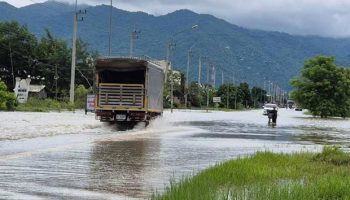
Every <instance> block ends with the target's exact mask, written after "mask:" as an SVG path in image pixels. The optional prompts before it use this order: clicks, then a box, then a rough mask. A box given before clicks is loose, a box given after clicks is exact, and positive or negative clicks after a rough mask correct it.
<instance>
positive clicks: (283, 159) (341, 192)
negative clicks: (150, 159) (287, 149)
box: [151, 147, 350, 200]
mask: <svg viewBox="0 0 350 200" xmlns="http://www.w3.org/2000/svg"><path fill="white" fill-rule="evenodd" d="M349 184H350V154H349V153H345V152H343V151H342V150H341V149H339V148H338V147H324V149H323V151H322V152H321V153H294V154H277V153H271V152H258V153H256V154H255V155H252V156H249V157H245V158H238V159H236V160H231V161H228V162H224V163H221V164H218V165H216V166H214V167H211V168H209V169H206V170H204V171H202V172H200V173H199V174H197V175H196V176H194V177H192V178H183V179H182V180H181V181H180V182H174V181H172V182H171V183H170V185H169V186H168V187H167V188H166V189H165V192H164V194H162V195H161V194H155V195H153V196H152V198H151V199H154V200H167V199H169V200H170V199H171V200H177V199H178V200H197V199H198V200H206V199H207V200H209V199H210V200H211V199H223V200H226V199H227V200H228V199H252V200H254V199H257V200H258V199H269V200H273V199H276V200H279V199H285V200H288V199H290V200H295V199H308V200H313V199H315V200H316V199H350V190H349V189H348V186H349Z"/></svg>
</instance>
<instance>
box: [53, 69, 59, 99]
mask: <svg viewBox="0 0 350 200" xmlns="http://www.w3.org/2000/svg"><path fill="white" fill-rule="evenodd" d="M53 79H55V88H56V89H55V99H56V100H57V94H58V89H57V82H58V79H59V77H58V74H57V64H56V65H55V76H54V77H53Z"/></svg>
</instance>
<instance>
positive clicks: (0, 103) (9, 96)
mask: <svg viewBox="0 0 350 200" xmlns="http://www.w3.org/2000/svg"><path fill="white" fill-rule="evenodd" d="M15 106H16V96H15V94H14V93H10V92H8V91H7V86H6V84H5V83H4V82H2V81H0V110H5V109H6V110H14V108H15Z"/></svg>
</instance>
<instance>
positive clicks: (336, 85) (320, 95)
mask: <svg viewBox="0 0 350 200" xmlns="http://www.w3.org/2000/svg"><path fill="white" fill-rule="evenodd" d="M349 78H350V70H349V69H347V68H343V67H339V66H337V65H336V64H335V63H334V57H328V56H317V57H315V58H312V59H309V60H307V61H305V64H304V68H303V69H302V71H301V75H300V77H298V78H297V79H292V80H290V84H291V85H292V86H293V87H294V88H295V90H294V91H292V93H291V96H292V98H293V99H294V100H295V101H296V102H297V103H298V104H299V105H300V106H301V107H303V108H306V109H308V110H309V111H310V112H311V113H312V114H313V115H315V116H321V117H330V116H337V117H347V116H350V104H349V102H350V101H349V100H350V81H349V80H350V79H349Z"/></svg>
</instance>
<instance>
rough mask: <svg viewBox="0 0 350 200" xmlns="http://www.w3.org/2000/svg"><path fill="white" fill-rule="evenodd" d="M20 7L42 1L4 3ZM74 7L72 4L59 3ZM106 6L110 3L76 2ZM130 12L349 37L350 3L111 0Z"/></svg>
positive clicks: (107, 0) (329, 0)
mask: <svg viewBox="0 0 350 200" xmlns="http://www.w3.org/2000/svg"><path fill="white" fill-rule="evenodd" d="M5 1H6V2H8V3H10V4H12V5H14V6H16V7H22V6H25V5H28V4H33V3H39V2H43V0H5ZM59 1H62V2H69V3H75V0H59ZM78 3H84V4H90V5H97V4H109V3H110V0H78ZM113 5H114V6H116V7H118V8H120V9H124V10H129V11H143V12H147V13H150V14H154V15H163V14H167V13H169V12H172V11H175V10H178V9H184V8H186V9H190V10H193V11H195V12H197V13H206V14H212V15H215V16H216V17H219V18H222V19H225V20H227V21H229V22H231V23H233V24H237V25H240V26H243V27H247V28H254V29H262V30H273V31H281V32H287V33H291V34H298V35H320V36H328V37H350V23H349V22H350V0H113Z"/></svg>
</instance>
